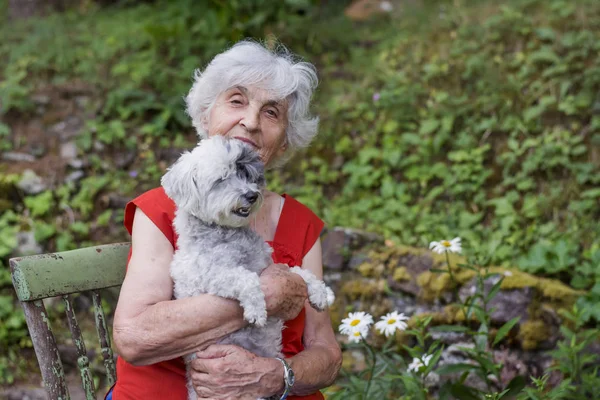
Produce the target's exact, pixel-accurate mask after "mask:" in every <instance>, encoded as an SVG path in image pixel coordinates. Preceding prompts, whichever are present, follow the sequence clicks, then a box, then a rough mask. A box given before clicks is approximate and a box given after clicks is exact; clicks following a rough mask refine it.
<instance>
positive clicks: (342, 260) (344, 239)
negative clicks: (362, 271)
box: [323, 227, 384, 270]
mask: <svg viewBox="0 0 600 400" xmlns="http://www.w3.org/2000/svg"><path fill="white" fill-rule="evenodd" d="M383 241H384V239H383V237H382V236H380V235H377V234H373V233H369V232H364V231H361V230H358V229H347V228H339V227H336V228H334V229H333V230H330V231H328V232H327V233H326V235H325V239H324V240H323V265H324V266H325V267H326V268H331V269H335V270H342V269H345V267H346V265H347V263H348V261H349V260H350V259H351V254H352V253H353V252H354V251H355V250H359V249H360V250H362V251H364V250H365V247H367V246H369V245H371V244H383ZM360 264H362V262H361V263H359V262H358V260H354V262H353V265H354V266H355V267H358V266H359V265H360Z"/></svg>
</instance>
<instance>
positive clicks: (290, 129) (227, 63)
mask: <svg viewBox="0 0 600 400" xmlns="http://www.w3.org/2000/svg"><path fill="white" fill-rule="evenodd" d="M317 84H318V78H317V72H316V69H315V67H314V66H313V65H312V64H310V63H307V62H301V61H298V60H297V59H296V56H294V55H293V54H292V53H291V52H289V51H288V50H287V49H286V48H285V47H284V46H282V45H279V46H277V48H276V49H275V50H269V49H267V48H265V47H264V46H263V45H262V44H260V43H256V42H252V41H249V40H244V41H241V42H239V43H237V44H235V45H234V46H233V47H231V48H230V49H229V50H226V51H224V52H223V53H221V54H218V55H217V56H215V58H213V60H212V61H211V62H210V63H209V64H208V66H207V67H206V68H205V69H204V71H201V70H199V69H198V70H196V71H195V73H194V84H193V85H192V88H191V89H190V92H189V93H188V95H187V96H186V98H185V101H186V106H187V107H186V111H187V113H188V115H189V116H190V117H191V118H192V124H193V125H194V127H195V128H196V131H197V133H198V136H200V137H201V138H206V137H207V136H208V133H207V132H206V127H205V126H206V121H208V116H209V114H210V110H211V108H212V106H213V105H214V103H215V101H216V99H217V97H218V96H219V95H220V94H221V93H222V92H224V91H225V90H227V89H229V88H232V87H234V86H238V85H241V86H251V85H258V86H259V87H260V88H262V89H265V90H268V91H270V92H271V93H272V94H273V95H274V96H275V97H276V98H277V99H287V102H288V113H287V117H288V126H287V128H286V143H287V150H286V152H285V153H284V155H283V156H282V157H281V158H280V159H279V160H276V161H275V164H276V165H282V164H284V163H285V162H286V161H287V160H289V159H290V157H291V156H292V155H293V154H294V152H295V151H296V150H298V149H301V148H305V147H308V145H309V144H310V142H311V141H312V140H313V138H314V137H315V135H316V134H317V127H318V124H319V119H318V118H317V117H312V116H311V115H310V113H309V105H310V100H311V97H312V94H313V91H314V90H315V88H316V87H317Z"/></svg>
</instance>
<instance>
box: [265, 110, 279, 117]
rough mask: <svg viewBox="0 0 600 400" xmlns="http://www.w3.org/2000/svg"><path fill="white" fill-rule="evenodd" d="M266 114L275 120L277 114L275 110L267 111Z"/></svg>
mask: <svg viewBox="0 0 600 400" xmlns="http://www.w3.org/2000/svg"><path fill="white" fill-rule="evenodd" d="M267 114H268V115H269V116H270V117H273V118H277V112H276V111H275V110H267Z"/></svg>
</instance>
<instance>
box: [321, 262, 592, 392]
mask: <svg viewBox="0 0 600 400" xmlns="http://www.w3.org/2000/svg"><path fill="white" fill-rule="evenodd" d="M445 255H446V265H447V269H444V270H439V271H435V273H438V274H448V275H449V278H450V281H451V282H452V283H453V286H454V287H459V282H458V281H457V280H456V273H457V272H456V270H458V272H469V271H473V272H475V286H474V290H473V291H472V294H470V295H468V296H467V297H466V298H461V297H459V296H458V293H457V292H456V291H455V293H454V298H455V299H456V300H457V303H454V304H451V307H456V308H457V309H458V310H460V313H461V315H462V316H463V317H464V321H465V322H464V324H463V325H438V326H430V323H431V321H432V318H433V317H431V316H429V317H423V316H419V315H416V316H415V317H414V318H413V319H412V320H413V321H414V327H413V328H412V329H407V330H405V331H404V332H403V333H402V334H403V335H404V336H408V337H414V341H413V342H412V343H411V344H410V345H405V344H403V345H402V349H403V350H404V351H403V352H399V351H398V350H399V349H398V348H397V347H396V351H395V350H394V348H395V346H394V345H393V339H394V338H393V337H392V338H390V339H388V341H387V342H386V343H385V345H383V347H381V348H376V347H374V346H373V345H371V344H369V343H368V338H367V335H366V334H365V333H364V332H361V337H362V341H361V342H360V344H358V345H352V344H350V345H347V347H348V348H353V347H358V348H362V349H364V350H365V352H366V353H367V354H368V355H369V357H368V362H367V367H366V368H364V369H363V370H361V371H359V372H356V373H353V372H349V371H344V372H343V374H342V379H341V381H339V382H338V385H337V388H336V389H337V390H336V391H335V392H334V393H332V394H331V396H328V398H331V399H361V400H366V399H392V398H394V399H396V398H403V399H404V398H407V399H424V400H425V399H429V398H432V397H431V394H430V393H429V390H428V389H427V387H428V385H427V384H426V382H427V381H428V376H429V375H430V374H435V375H436V376H437V378H436V379H437V380H439V381H440V382H441V386H440V387H439V392H438V394H437V397H436V398H439V399H441V400H450V399H461V400H463V399H464V400H490V399H496V400H500V399H506V400H508V399H518V400H542V399H543V400H559V399H565V400H566V399H573V400H585V399H592V398H597V397H598V396H599V394H600V393H599V389H598V388H600V386H599V379H600V378H599V376H598V368H599V367H598V365H599V361H600V357H599V356H598V355H597V354H595V353H594V352H590V349H591V346H592V345H593V344H594V343H597V341H598V338H599V337H600V330H599V329H597V328H589V327H586V326H585V323H586V320H585V314H584V313H583V312H582V310H581V309H579V308H578V307H577V306H574V308H573V310H572V312H568V311H564V310H563V311H562V315H563V317H564V322H563V325H562V326H561V327H560V331H561V333H562V337H563V338H562V340H561V341H560V342H559V343H558V346H557V348H556V349H555V350H554V351H552V352H551V356H552V358H553V362H552V365H553V367H552V368H551V369H550V371H549V372H547V373H546V374H545V375H544V376H542V377H530V381H528V380H527V379H526V378H525V377H523V376H516V377H515V378H513V379H512V380H511V381H510V382H508V383H507V384H505V385H504V384H503V382H504V381H503V379H502V371H503V368H504V365H503V364H502V363H501V362H500V361H497V360H496V357H495V353H494V350H496V349H499V344H500V343H501V342H502V341H503V340H504V339H505V338H507V336H508V335H509V334H510V332H511V330H513V328H514V327H515V325H516V324H517V323H518V322H519V317H516V318H513V319H511V320H510V321H508V322H506V323H505V324H504V325H502V326H501V327H498V328H497V330H496V333H495V335H491V334H490V332H491V330H492V329H493V328H494V327H493V326H492V318H491V315H492V313H493V312H494V309H492V308H490V307H489V304H490V302H491V301H492V300H493V299H494V297H495V296H496V295H497V294H498V292H499V291H500V287H501V286H502V281H503V279H504V277H503V276H502V275H498V274H493V273H490V272H489V269H488V268H486V267H478V264H473V263H468V264H458V265H457V268H454V267H453V266H452V265H451V263H450V258H449V256H448V252H447V251H446V254H445ZM453 269H455V272H453ZM486 282H488V283H489V282H495V283H494V284H493V285H492V286H491V288H489V289H488V288H486V285H485V283H486ZM349 326H351V325H349ZM398 329H399V330H404V329H402V328H398ZM434 332H435V333H440V332H457V333H458V332H460V333H462V334H464V335H466V337H467V338H469V340H470V341H471V342H472V343H468V344H466V345H465V343H463V342H461V344H462V345H461V346H459V347H457V349H458V350H460V351H461V353H462V354H463V356H465V357H466V358H467V359H468V360H467V361H466V362H450V363H445V364H444V365H438V361H439V360H440V358H441V357H442V353H443V351H444V348H443V346H442V345H441V343H440V341H439V340H433V335H432V333H434ZM492 339H493V340H492ZM469 344H471V346H469ZM402 355H405V356H406V355H407V356H408V357H409V359H410V358H412V359H413V363H414V362H415V360H420V361H421V366H420V367H417V368H415V367H414V366H408V368H407V364H406V362H405V361H404V359H403V357H402ZM552 371H557V372H558V373H559V374H560V377H561V378H562V379H561V381H560V383H559V384H558V385H556V386H555V387H548V385H547V383H548V379H549V378H550V374H551V373H552ZM473 378H476V379H477V380H478V381H479V382H481V383H482V384H485V387H486V389H485V390H482V389H481V385H474V384H473V383H474V381H473ZM434 381H435V380H434ZM398 396H400V397H398Z"/></svg>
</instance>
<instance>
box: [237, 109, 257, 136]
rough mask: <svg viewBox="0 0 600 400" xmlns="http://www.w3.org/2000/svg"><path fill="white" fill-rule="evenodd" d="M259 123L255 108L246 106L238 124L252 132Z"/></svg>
mask: <svg viewBox="0 0 600 400" xmlns="http://www.w3.org/2000/svg"><path fill="white" fill-rule="evenodd" d="M259 124H260V120H259V117H258V113H257V112H256V111H255V110H252V108H251V107H248V109H247V110H246V112H245V113H244V115H243V117H242V119H241V120H240V125H242V126H243V127H244V128H246V130H247V131H248V132H254V131H256V130H257V129H258V128H259Z"/></svg>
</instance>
